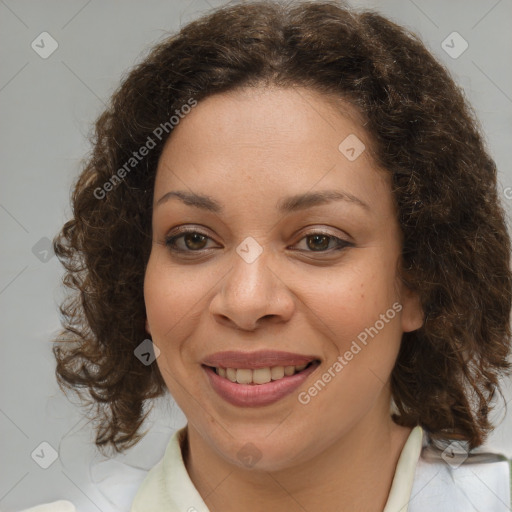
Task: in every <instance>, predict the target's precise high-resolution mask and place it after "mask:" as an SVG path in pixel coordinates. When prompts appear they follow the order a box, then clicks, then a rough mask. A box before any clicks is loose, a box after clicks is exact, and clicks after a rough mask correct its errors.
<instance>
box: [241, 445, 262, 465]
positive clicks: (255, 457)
mask: <svg viewBox="0 0 512 512" xmlns="http://www.w3.org/2000/svg"><path fill="white" fill-rule="evenodd" d="M261 455H262V454H261V452H260V450H259V449H258V448H257V447H256V446H255V445H254V444H253V443H246V444H244V445H243V446H242V448H240V450H239V451H238V453H237V454H236V456H237V458H238V460H239V461H240V462H241V463H242V464H243V465H244V466H246V467H248V468H252V467H253V466H254V465H255V464H256V463H257V462H258V461H259V460H260V459H261Z"/></svg>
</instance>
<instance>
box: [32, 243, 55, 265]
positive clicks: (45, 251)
mask: <svg viewBox="0 0 512 512" xmlns="http://www.w3.org/2000/svg"><path fill="white" fill-rule="evenodd" d="M32 254H33V255H34V256H35V257H36V258H37V259H38V260H39V261H42V262H43V263H48V262H49V261H50V260H51V259H52V258H53V256H55V253H54V252H53V244H52V241H51V240H50V239H49V238H48V237H46V236H43V238H41V239H40V240H38V241H37V242H36V243H35V244H34V245H33V247H32Z"/></svg>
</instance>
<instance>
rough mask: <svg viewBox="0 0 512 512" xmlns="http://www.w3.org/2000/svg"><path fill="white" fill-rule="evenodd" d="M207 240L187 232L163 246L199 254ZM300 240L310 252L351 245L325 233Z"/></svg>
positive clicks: (201, 234) (207, 238)
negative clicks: (181, 244) (179, 241)
mask: <svg viewBox="0 0 512 512" xmlns="http://www.w3.org/2000/svg"><path fill="white" fill-rule="evenodd" d="M178 240H181V241H182V242H183V243H184V246H185V247H183V246H181V247H180V246H179V244H178V243H177V242H178ZM208 240H211V238H210V237H209V236H208V235H205V234H203V233H201V232H199V231H187V232H185V233H181V234H178V235H173V236H170V237H168V238H166V240H165V245H166V246H167V247H169V249H170V250H171V251H175V252H199V251H201V250H203V249H205V245H206V244H207V241H208ZM302 240H305V241H306V246H307V247H308V249H310V250H311V252H327V251H329V250H335V251H336V250H341V249H344V248H345V247H347V246H349V245H351V244H350V242H348V241H346V240H342V239H341V238H338V237H336V236H334V235H329V234H326V233H309V234H307V235H305V236H304V237H302V238H301V239H300V240H299V242H300V241H302ZM331 242H334V247H332V246H331ZM330 246H331V247H330ZM299 250H303V249H299ZM306 252H310V251H306Z"/></svg>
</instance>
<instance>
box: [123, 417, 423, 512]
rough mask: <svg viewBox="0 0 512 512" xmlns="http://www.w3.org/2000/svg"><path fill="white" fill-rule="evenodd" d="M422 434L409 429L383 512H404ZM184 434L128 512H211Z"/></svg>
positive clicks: (177, 436)
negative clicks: (188, 460) (193, 475)
mask: <svg viewBox="0 0 512 512" xmlns="http://www.w3.org/2000/svg"><path fill="white" fill-rule="evenodd" d="M423 434H424V432H423V429H422V428H421V427H420V426H419V425H418V426H416V427H414V428H413V429H412V430H411V433H410V434H409V437H408V438H407V441H406V443H405V445H404V447H403V449H402V452H401V454H400V457H399V459H398V463H397V466H396V470H395V475H394V477H393V482H392V484H391V489H390V492H389V495H388V500H387V502H386V506H385V507H384V510H383V512H407V509H408V503H409V500H410V496H411V490H412V485H413V481H414V473H415V469H416V465H417V462H418V458H419V456H420V453H421V449H422V444H423ZM186 435H187V427H186V426H185V427H183V428H181V429H180V430H177V431H176V432H174V434H173V435H172V437H171V439H170V441H169V443H168V445H167V448H166V450H165V453H164V457H163V459H162V460H160V462H159V463H158V464H157V465H156V466H155V467H153V468H152V469H151V470H150V472H149V473H148V475H147V477H146V479H145V480H144V482H143V483H142V485H141V486H140V488H139V490H138V492H137V494H136V496H135V499H134V501H133V503H132V507H131V509H130V512H164V511H165V512H210V511H209V509H208V507H207V506H206V504H205V502H204V501H203V499H202V497H201V495H200V494H199V492H198V491H197V489H196V488H195V486H194V484H193V483H192V480H191V479H190V477H189V475H188V472H187V468H186V467H185V462H184V460H183V455H182V453H183V452H182V450H183V449H184V448H185V442H186Z"/></svg>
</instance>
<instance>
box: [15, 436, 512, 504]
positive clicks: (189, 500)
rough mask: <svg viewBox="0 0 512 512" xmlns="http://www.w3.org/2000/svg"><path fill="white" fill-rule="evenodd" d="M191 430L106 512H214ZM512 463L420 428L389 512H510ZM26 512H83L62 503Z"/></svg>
mask: <svg viewBox="0 0 512 512" xmlns="http://www.w3.org/2000/svg"><path fill="white" fill-rule="evenodd" d="M186 428H187V427H186V426H185V427H183V428H181V429H179V430H177V431H176V432H174V434H173V435H172V437H171V439H170V440H169V442H168V444H167V447H166V449H165V453H164V456H163V458H162V459H161V460H160V461H159V462H158V463H157V464H156V465H155V466H154V467H153V468H152V469H151V470H149V472H146V471H142V470H140V469H135V468H130V467H128V466H127V467H126V470H125V473H124V475H123V471H119V472H118V473H117V474H116V475H112V476H111V477H110V478H109V480H108V485H107V486H106V487H105V488H104V489H103V492H104V493H107V494H108V500H109V502H110V503H112V505H113V506H112V509H111V510H105V509H104V508H102V510H103V511H104V512H210V511H209V509H208V507H207V506H206V504H205V502H204V500H203V499H202V497H201V495H200V494H199V492H198V491H197V489H196V488H195V486H194V484H193V482H192V481H191V479H190V477H189V475H188V472H187V469H186V467H185V464H184V461H183V457H182V443H183V442H184V440H185V437H186ZM452 456H453V453H452ZM511 462H512V461H508V460H507V459H506V458H505V457H503V456H500V455H496V454H484V453H477V454H473V453H472V454H471V455H470V456H469V457H466V458H460V456H459V458H458V459H457V455H455V456H454V458H453V459H450V457H449V456H447V455H446V454H445V452H440V451H439V450H437V449H435V448H434V447H433V445H432V443H430V439H429V436H428V434H427V432H425V431H424V430H423V429H422V428H421V427H420V426H416V427H415V428H413V429H412V431H411V433H410V434H409V437H408V438H407V441H406V443H405V445H404V447H403V449H402V452H401V454H400V457H399V459H398V463H397V466H396V469H395V475H394V477H393V482H392V485H391V489H390V492H389V495H388V499H387V502H386V505H385V507H384V510H383V512H427V511H428V512H430V511H431V510H435V511H436V512H468V511H472V510H477V511H485V512H510V510H511V508H510V506H511V489H510V482H511V466H512V465H509V464H510V463H511ZM130 503H131V505H130ZM22 512H82V511H81V510H77V509H76V507H74V506H73V504H72V503H71V502H69V501H65V500H61V501H58V502H53V503H49V504H45V505H39V506H38V507H33V508H30V509H25V510H24V511H22Z"/></svg>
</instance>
